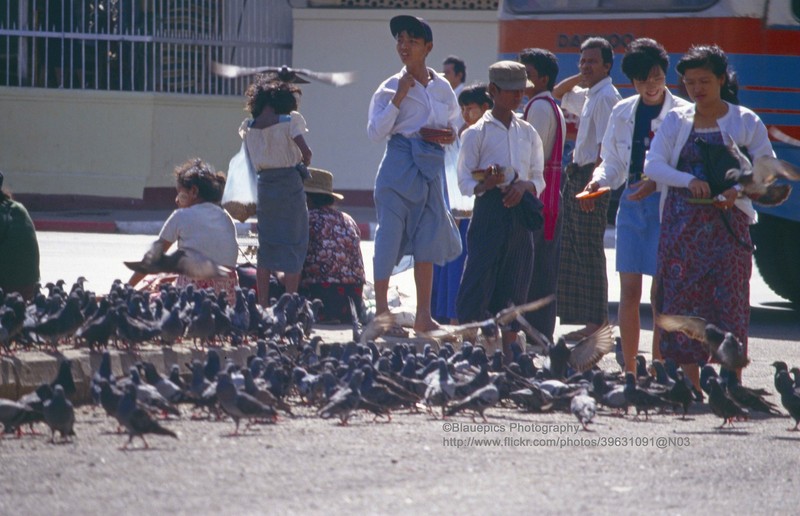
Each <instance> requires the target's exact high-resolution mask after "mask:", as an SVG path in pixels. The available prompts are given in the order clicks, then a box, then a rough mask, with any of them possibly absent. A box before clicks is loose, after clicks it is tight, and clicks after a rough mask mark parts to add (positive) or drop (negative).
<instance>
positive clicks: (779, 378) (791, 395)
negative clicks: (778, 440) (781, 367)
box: [775, 371, 800, 432]
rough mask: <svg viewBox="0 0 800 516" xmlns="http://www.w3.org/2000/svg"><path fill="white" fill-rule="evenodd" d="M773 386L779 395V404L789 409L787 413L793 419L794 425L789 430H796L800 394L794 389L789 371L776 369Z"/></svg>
mask: <svg viewBox="0 0 800 516" xmlns="http://www.w3.org/2000/svg"><path fill="white" fill-rule="evenodd" d="M775 387H776V388H777V389H778V392H779V393H780V395H781V405H783V408H785V409H786V410H787V411H789V415H790V416H792V419H794V426H793V427H791V428H789V430H790V431H793V432H796V431H797V425H798V424H800V394H798V393H797V392H796V391H795V390H794V382H792V379H791V377H790V376H789V373H787V372H786V371H778V373H777V374H776V375H775Z"/></svg>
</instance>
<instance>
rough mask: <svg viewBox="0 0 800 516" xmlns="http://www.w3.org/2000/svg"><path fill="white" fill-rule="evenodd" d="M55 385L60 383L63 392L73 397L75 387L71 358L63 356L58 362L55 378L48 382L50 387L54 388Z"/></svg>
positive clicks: (68, 396) (75, 390) (70, 397)
mask: <svg viewBox="0 0 800 516" xmlns="http://www.w3.org/2000/svg"><path fill="white" fill-rule="evenodd" d="M56 385H60V386H61V388H62V389H64V394H65V395H66V396H67V398H69V399H74V398H75V393H76V392H77V389H76V388H75V380H74V379H73V377H72V360H70V359H68V358H65V359H64V360H62V361H61V362H60V363H59V364H58V373H56V377H55V379H54V380H53V381H52V382H50V387H51V388H53V389H55V386H56Z"/></svg>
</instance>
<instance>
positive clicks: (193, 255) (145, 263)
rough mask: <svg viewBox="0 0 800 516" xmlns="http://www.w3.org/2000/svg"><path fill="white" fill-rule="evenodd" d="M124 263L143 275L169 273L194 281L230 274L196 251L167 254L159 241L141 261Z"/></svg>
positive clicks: (180, 250) (227, 269) (185, 248)
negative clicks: (181, 275)
mask: <svg viewBox="0 0 800 516" xmlns="http://www.w3.org/2000/svg"><path fill="white" fill-rule="evenodd" d="M123 263H125V266H126V267H128V268H129V269H131V270H132V271H135V272H140V273H143V274H157V273H160V272H169V273H175V274H183V275H184V276H188V277H190V278H193V279H212V278H222V277H226V276H227V275H228V274H230V269H229V268H228V267H223V266H222V265H219V264H218V263H216V262H215V261H214V260H212V259H211V258H209V257H208V256H206V255H204V254H203V253H201V252H200V251H197V250H196V249H191V248H188V247H184V248H183V249H178V250H177V251H175V252H173V253H172V254H165V253H164V246H163V244H162V243H161V241H159V240H156V241H155V242H153V245H151V246H150V249H149V250H148V251H147V252H146V253H145V254H144V257H143V258H142V260H141V261H138V262H123Z"/></svg>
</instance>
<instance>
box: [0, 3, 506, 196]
mask: <svg viewBox="0 0 800 516" xmlns="http://www.w3.org/2000/svg"><path fill="white" fill-rule="evenodd" d="M400 12H401V11H395V10H387V9H378V10H371V9H323V8H297V9H294V50H293V59H292V60H293V63H291V64H293V66H295V67H299V68H310V69H313V70H319V71H335V70H353V71H356V72H357V73H358V81H357V82H356V83H355V84H352V85H350V86H346V87H342V88H333V87H330V86H326V85H321V84H308V85H304V86H303V100H302V103H301V106H300V111H301V112H302V113H303V115H304V116H305V117H306V119H307V121H308V126H309V129H310V133H309V135H308V142H309V144H310V145H311V148H312V150H313V152H314V159H313V164H314V165H315V166H317V167H321V168H326V169H329V170H331V171H332V172H333V173H334V174H335V182H334V185H335V188H336V189H338V190H344V191H345V193H346V194H347V198H346V199H345V203H348V204H371V202H372V201H371V199H372V193H371V192H372V185H373V184H374V179H375V172H376V170H377V167H378V164H379V163H380V160H381V157H382V155H383V151H384V145H382V144H377V143H373V142H371V141H370V140H369V139H368V138H367V136H366V124H367V110H368V107H369V101H370V98H371V96H372V93H373V92H374V91H375V88H376V87H377V86H378V84H380V82H381V81H383V80H384V79H385V78H386V77H388V76H389V75H391V74H394V73H396V72H397V71H398V70H399V69H400V68H401V66H402V65H401V63H400V60H399V58H398V57H397V54H396V51H395V45H394V41H393V39H392V37H391V34H390V33H389V19H390V18H391V17H392V16H394V15H396V14H398V13H400ZM402 12H403V13H410V14H414V15H417V16H421V17H424V18H425V19H427V20H428V21H429V22H430V24H431V27H432V28H433V34H434V47H433V52H432V53H431V55H430V57H429V60H428V63H429V65H430V66H431V67H433V68H435V69H436V70H441V68H442V61H443V60H444V58H445V57H447V56H448V55H450V54H455V55H458V56H460V57H461V58H463V59H465V61H466V63H467V81H468V82H472V81H485V80H486V78H487V69H488V66H489V65H490V64H491V63H492V62H494V61H495V60H496V56H497V23H496V16H497V15H496V13H495V12H494V11H474V12H473V11H446V10H417V11H402ZM243 106H244V99H243V97H241V96H233V97H218V96H202V95H166V94H153V93H131V92H104V91H88V90H55V89H39V88H8V87H3V88H0V112H2V113H3V117H2V121H0V170H2V171H3V172H4V173H5V174H6V183H5V184H6V187H8V188H9V189H10V190H11V191H12V192H14V193H15V194H23V197H24V194H36V195H49V196H61V198H62V199H66V203H67V204H68V205H64V203H63V202H62V204H61V205H60V206H59V207H61V208H67V207H74V206H71V204H79V203H80V201H76V200H75V199H74V197H72V196H97V197H108V198H119V199H142V198H143V196H144V192H145V189H147V190H148V191H151V192H152V191H154V190H158V191H160V193H162V194H164V195H162V196H161V197H162V201H164V202H165V204H166V206H165V207H171V206H172V194H171V189H172V188H173V187H174V182H173V179H172V175H171V174H172V169H173V167H174V166H175V165H177V164H178V163H180V162H181V161H183V160H185V159H187V158H189V157H193V156H200V157H202V158H204V159H206V160H207V161H209V162H210V163H211V164H212V165H214V166H215V167H216V168H217V169H218V170H225V169H226V168H227V165H228V161H229V160H230V158H231V157H232V156H233V155H234V154H235V153H236V152H237V151H238V148H239V145H240V143H239V141H238V136H237V135H236V129H237V128H238V127H239V124H240V122H241V121H242V119H243V118H244V116H245V113H244V111H243ZM39 209H41V206H39Z"/></svg>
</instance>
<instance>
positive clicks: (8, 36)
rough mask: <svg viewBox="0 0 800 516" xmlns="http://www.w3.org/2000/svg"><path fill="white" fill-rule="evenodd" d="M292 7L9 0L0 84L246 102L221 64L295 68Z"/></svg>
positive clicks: (1, 1) (2, 18) (280, 3)
mask: <svg viewBox="0 0 800 516" xmlns="http://www.w3.org/2000/svg"><path fill="white" fill-rule="evenodd" d="M291 48H292V13H291V7H290V6H289V4H288V2H287V1H286V0H250V1H248V0H0V86H21V87H34V88H66V89H87V90H113V91H145V92H167V93H187V94H211V95H240V94H242V92H243V91H244V88H245V87H246V84H247V83H248V82H249V81H248V79H246V78H245V79H223V78H220V77H217V76H215V75H213V74H212V73H211V72H210V71H209V63H210V61H211V60H215V61H219V62H224V63H234V64H238V65H245V66H259V65H266V66H273V65H274V66H279V65H282V64H291Z"/></svg>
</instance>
